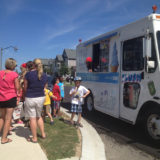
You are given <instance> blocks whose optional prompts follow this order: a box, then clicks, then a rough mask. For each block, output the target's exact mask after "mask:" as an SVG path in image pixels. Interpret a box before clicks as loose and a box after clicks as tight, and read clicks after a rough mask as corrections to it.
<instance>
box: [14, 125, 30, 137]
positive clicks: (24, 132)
mask: <svg viewBox="0 0 160 160" xmlns="http://www.w3.org/2000/svg"><path fill="white" fill-rule="evenodd" d="M15 134H16V135H17V136H19V137H24V138H28V137H29V136H31V131H30V130H29V128H25V127H23V126H17V127H16V129H15Z"/></svg>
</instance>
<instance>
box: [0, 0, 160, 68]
mask: <svg viewBox="0 0 160 160" xmlns="http://www.w3.org/2000/svg"><path fill="white" fill-rule="evenodd" d="M154 4H155V5H157V7H158V10H157V13H160V1H158V0H0V48H6V47H8V46H11V45H12V46H16V47H17V48H18V51H17V52H14V50H13V48H12V47H11V48H9V49H6V50H3V59H2V61H3V68H4V62H5V60H6V59H7V58H10V57H12V58H14V59H16V61H17V63H18V66H20V65H21V64H22V63H24V62H27V61H29V60H33V59H35V58H48V59H50V58H52V59H53V58H55V57H56V55H58V54H62V53H63V50H64V49H65V48H70V49H76V46H77V45H78V43H79V39H81V40H82V42H84V41H86V40H89V39H91V38H93V37H95V36H98V35H100V34H103V33H106V32H109V31H112V30H114V29H116V28H119V27H121V26H123V25H126V24H128V23H131V22H133V21H136V20H139V19H141V18H143V17H145V16H147V15H149V14H151V13H152V6H153V5H154Z"/></svg>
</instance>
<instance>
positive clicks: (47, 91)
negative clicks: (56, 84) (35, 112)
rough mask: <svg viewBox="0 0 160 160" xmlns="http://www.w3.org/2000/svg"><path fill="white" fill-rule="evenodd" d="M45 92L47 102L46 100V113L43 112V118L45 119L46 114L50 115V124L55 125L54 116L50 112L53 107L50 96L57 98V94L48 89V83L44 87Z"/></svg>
mask: <svg viewBox="0 0 160 160" xmlns="http://www.w3.org/2000/svg"><path fill="white" fill-rule="evenodd" d="M44 94H45V102H44V106H43V107H44V108H43V109H44V114H43V116H42V117H43V120H44V121H45V114H47V115H48V117H49V118H50V124H51V125H53V124H54V121H53V118H52V116H51V113H50V109H51V99H50V97H52V98H55V99H57V97H56V96H54V95H53V93H52V92H51V91H50V90H49V89H48V83H47V84H46V85H45V88H44Z"/></svg>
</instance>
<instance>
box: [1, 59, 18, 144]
mask: <svg viewBox="0 0 160 160" xmlns="http://www.w3.org/2000/svg"><path fill="white" fill-rule="evenodd" d="M16 66H17V65H16V61H15V60H14V59H13V58H8V59H7V60H6V62H5V68H6V69H5V70H1V71H0V131H1V130H2V128H3V133H2V138H1V144H5V143H8V142H12V140H11V139H9V138H7V134H8V132H9V128H10V125H11V119H12V114H13V110H14V108H15V107H16V105H17V94H19V80H18V74H17V73H16V72H14V69H15V67H16Z"/></svg>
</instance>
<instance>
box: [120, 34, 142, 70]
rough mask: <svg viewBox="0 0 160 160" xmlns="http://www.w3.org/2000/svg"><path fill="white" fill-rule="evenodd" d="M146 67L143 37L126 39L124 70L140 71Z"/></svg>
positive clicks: (124, 45)
mask: <svg viewBox="0 0 160 160" xmlns="http://www.w3.org/2000/svg"><path fill="white" fill-rule="evenodd" d="M143 69H144V58H143V37H138V38H134V39H131V40H127V41H124V44H123V70H124V71H139V70H143Z"/></svg>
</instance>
